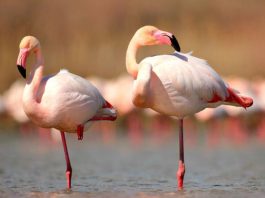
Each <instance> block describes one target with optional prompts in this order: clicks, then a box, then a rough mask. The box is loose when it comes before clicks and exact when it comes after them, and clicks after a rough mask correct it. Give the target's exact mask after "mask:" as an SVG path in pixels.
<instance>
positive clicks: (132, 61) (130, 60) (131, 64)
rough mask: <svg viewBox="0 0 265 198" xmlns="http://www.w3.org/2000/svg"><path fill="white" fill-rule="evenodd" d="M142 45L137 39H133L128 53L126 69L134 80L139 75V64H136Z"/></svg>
mask: <svg viewBox="0 0 265 198" xmlns="http://www.w3.org/2000/svg"><path fill="white" fill-rule="evenodd" d="M139 47H140V45H139V44H138V42H137V37H135V36H134V37H133V38H132V40H131V41H130V43H129V46H128V48H127V52H126V68H127V71H128V73H129V74H130V75H131V76H132V77H133V78H134V79H136V78H137V74H138V69H139V68H138V66H139V65H138V63H137V62H136V52H137V50H138V48H139Z"/></svg>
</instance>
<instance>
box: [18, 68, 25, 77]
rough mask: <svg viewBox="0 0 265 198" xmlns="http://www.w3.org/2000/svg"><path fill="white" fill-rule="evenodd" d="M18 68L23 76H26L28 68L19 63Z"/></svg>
mask: <svg viewBox="0 0 265 198" xmlns="http://www.w3.org/2000/svg"><path fill="white" fill-rule="evenodd" d="M17 68H18V71H19V72H20V74H21V75H22V76H23V78H26V69H25V68H24V67H23V66H21V65H17Z"/></svg>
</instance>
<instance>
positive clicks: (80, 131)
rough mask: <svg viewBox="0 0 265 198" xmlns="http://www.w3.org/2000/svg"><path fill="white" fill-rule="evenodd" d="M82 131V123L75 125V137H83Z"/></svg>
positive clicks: (80, 138)
mask: <svg viewBox="0 0 265 198" xmlns="http://www.w3.org/2000/svg"><path fill="white" fill-rule="evenodd" d="M83 132H84V125H82V124H79V125H78V126H77V139H78V140H82V139H83Z"/></svg>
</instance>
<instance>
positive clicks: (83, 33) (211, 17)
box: [0, 0, 265, 92]
mask: <svg viewBox="0 0 265 198" xmlns="http://www.w3.org/2000/svg"><path fill="white" fill-rule="evenodd" d="M264 10H265V1H264V0H252V1H250V0H234V1H228V0H200V1H199V0H182V1H177V0H163V1H159V0H152V1H143V0H133V1H125V0H110V1H92V0H86V1H85V0H83V1H82V0H75V1H65V0H56V1H45V0H23V1H21V0H1V1H0V27H1V28H0V92H2V91H3V90H5V89H6V88H7V87H8V86H9V85H10V84H11V83H12V82H13V81H14V80H15V79H17V78H20V76H19V73H18V72H17V69H16V59H17V55H18V44H19V42H20V40H21V38H22V37H23V36H25V35H34V36H36V37H37V38H39V40H40V42H41V45H42V48H43V53H44V57H45V66H46V70H45V73H46V74H48V73H55V72H57V71H59V69H60V68H67V69H69V70H70V71H71V72H73V73H77V74H79V75H81V76H91V75H97V76H100V77H106V78H111V77H113V78H114V77H116V76H117V75H119V74H120V73H124V72H126V70H125V52H126V48H127V45H128V43H129V41H130V38H131V37H132V35H133V34H134V32H135V31H136V30H137V29H138V28H139V27H141V26H143V25H146V24H152V25H155V26H157V27H159V28H160V29H162V30H167V31H170V32H173V33H174V34H175V35H176V37H177V38H178V40H179V42H180V44H181V47H182V51H183V52H188V51H193V52H194V55H195V56H198V57H202V58H204V59H207V60H208V61H209V63H210V65H212V66H213V67H214V68H215V70H217V71H218V72H219V73H220V74H221V75H240V76H244V77H246V78H249V79H251V78H254V77H256V76H257V75H258V76H264V75H265V69H264V63H265V56H264V55H263V53H264V51H265V45H264V39H263V37H264V35H265V14H264ZM171 52H172V49H171V48H169V47H167V46H158V47H152V48H150V47H147V48H145V49H143V50H141V52H140V54H139V56H138V58H139V59H140V58H142V57H144V56H147V55H154V54H158V53H171Z"/></svg>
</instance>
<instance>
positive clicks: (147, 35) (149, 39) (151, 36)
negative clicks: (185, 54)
mask: <svg viewBox="0 0 265 198" xmlns="http://www.w3.org/2000/svg"><path fill="white" fill-rule="evenodd" d="M135 37H136V38H137V41H138V44H139V45H140V46H144V45H171V46H172V47H173V48H174V49H175V50H176V51H178V52H179V51H180V46H179V43H178V41H177V39H176V37H175V36H174V35H173V34H172V33H169V32H166V31H162V30H159V29H158V28H156V27H154V26H144V27H141V28H140V29H138V30H137V31H136V33H135Z"/></svg>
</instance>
